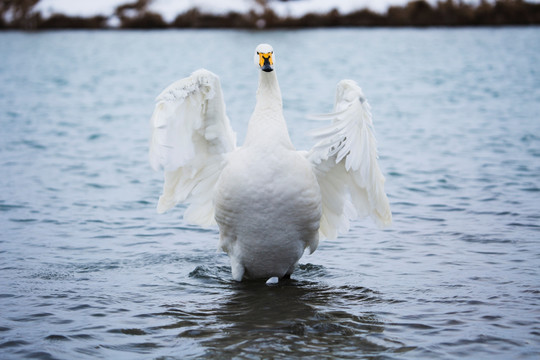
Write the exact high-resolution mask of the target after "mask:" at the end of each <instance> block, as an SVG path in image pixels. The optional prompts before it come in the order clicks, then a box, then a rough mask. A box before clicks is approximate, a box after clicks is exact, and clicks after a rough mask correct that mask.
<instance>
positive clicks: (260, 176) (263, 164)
mask: <svg viewBox="0 0 540 360" xmlns="http://www.w3.org/2000/svg"><path fill="white" fill-rule="evenodd" d="M254 62H255V64H256V66H257V67H258V68H259V85H258V90H257V94H256V99H257V102H256V105H255V109H254V111H253V114H252V115H251V118H250V120H249V124H248V129H247V134H246V138H245V142H244V144H243V145H242V146H237V145H236V134H235V133H234V131H233V130H232V128H231V125H230V122H229V118H228V117H227V114H226V110H225V103H224V100H223V93H222V91H221V85H220V81H219V78H218V77H217V76H216V75H215V74H213V73H212V72H210V71H208V70H205V69H199V70H197V71H195V72H194V73H193V74H192V75H191V76H189V77H187V78H185V79H181V80H178V81H176V82H174V83H172V84H171V85H169V86H168V87H167V88H166V89H165V90H163V92H162V93H161V94H160V95H159V96H158V97H157V98H156V105H155V109H154V112H153V114H152V118H151V125H152V135H151V141H150V149H149V155H150V156H149V157H150V164H151V166H152V167H153V168H154V169H155V170H160V169H163V171H164V184H163V193H162V195H161V196H160V198H159V201H158V205H157V211H158V212H159V213H163V212H165V211H167V210H168V209H170V208H172V207H173V206H175V205H176V204H178V203H186V204H188V207H187V209H186V210H185V213H184V219H185V221H186V222H188V223H191V224H195V225H199V226H203V227H207V226H213V225H216V224H217V225H218V227H219V235H220V236H219V248H220V249H221V250H223V251H224V252H226V253H227V254H228V256H229V258H230V264H231V273H232V278H233V279H234V280H236V281H242V279H244V278H250V279H268V281H267V283H268V284H275V283H277V282H278V280H279V279H281V278H288V277H290V275H291V273H292V272H293V271H294V269H295V266H296V264H297V263H298V261H299V259H300V258H301V257H302V255H303V253H304V252H305V250H306V249H307V250H308V251H309V253H310V254H311V253H313V252H314V251H315V250H316V249H317V246H318V244H319V238H327V239H334V238H336V236H337V235H338V234H339V233H345V232H346V231H348V229H349V225H350V220H351V219H355V218H357V217H366V216H371V217H372V218H373V219H374V220H375V222H376V223H377V224H378V225H380V226H381V227H384V226H388V225H390V224H391V222H392V214H391V211H390V206H389V203H388V198H387V196H386V193H385V191H384V182H385V178H384V176H383V174H382V172H381V170H380V168H379V165H378V162H377V159H378V158H377V149H376V141H375V138H374V135H373V128H372V119H371V112H370V106H369V104H368V102H367V100H366V98H365V97H364V95H363V93H362V90H361V89H360V87H359V86H358V85H357V84H356V83H355V82H354V81H353V80H342V81H340V82H339V83H338V85H337V90H336V98H335V106H334V111H333V112H332V113H330V114H326V115H319V116H318V118H319V119H322V120H326V121H327V125H326V126H324V127H322V128H320V129H318V130H315V131H314V132H313V133H312V136H314V138H315V141H316V143H315V145H314V147H313V148H312V149H311V150H310V151H297V150H296V149H295V147H294V146H293V144H292V142H291V139H290V137H289V133H288V130H287V125H286V122H285V119H284V117H283V106H282V97H281V91H280V87H279V84H278V80H277V76H276V71H275V66H276V63H275V55H274V50H273V48H272V46H270V45H268V44H260V45H258V46H257V48H256V50H255V56H254Z"/></svg>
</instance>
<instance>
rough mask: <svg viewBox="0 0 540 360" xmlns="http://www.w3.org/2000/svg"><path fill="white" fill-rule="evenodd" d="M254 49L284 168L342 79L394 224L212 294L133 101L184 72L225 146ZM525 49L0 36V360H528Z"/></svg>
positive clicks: (531, 205)
mask: <svg viewBox="0 0 540 360" xmlns="http://www.w3.org/2000/svg"><path fill="white" fill-rule="evenodd" d="M261 42H268V43H271V44H272V45H273V46H274V50H275V51H276V54H277V60H278V62H277V63H276V66H277V67H278V68H277V70H276V71H277V74H278V77H279V81H280V85H281V89H282V94H283V101H284V112H285V117H286V119H287V121H288V125H289V129H290V133H291V139H292V141H293V143H294V144H295V145H296V146H297V148H298V149H307V148H309V147H310V146H311V145H312V142H311V140H310V139H309V138H308V137H307V136H306V134H307V133H308V131H309V130H310V129H313V128H314V127H316V126H320V123H314V122H311V121H309V120H306V118H305V115H306V113H324V112H327V111H329V110H330V109H331V108H332V105H333V104H332V103H333V96H334V87H335V85H336V84H337V82H338V81H339V80H341V79H343V78H352V79H354V80H356V81H358V82H359V84H360V85H361V86H362V88H363V90H364V92H365V93H366V96H367V97H368V99H369V101H370V104H371V105H372V111H373V116H374V124H375V131H376V133H377V140H378V142H379V146H378V147H379V152H380V164H381V166H382V168H383V172H384V173H385V175H386V178H387V183H386V189H387V191H388V193H389V199H390V202H391V207H392V210H393V215H394V225H393V227H392V228H390V229H386V230H384V231H382V230H379V229H377V228H376V227H375V226H374V225H373V224H372V223H371V221H369V220H368V221H358V222H354V223H353V224H352V227H351V231H350V232H349V233H348V234H346V235H344V236H342V237H340V238H339V239H337V240H335V241H323V242H321V244H320V246H319V249H318V250H317V251H316V252H315V253H314V254H312V255H309V256H307V255H306V256H305V257H304V258H303V259H301V261H300V266H299V268H298V269H297V270H296V271H295V273H294V274H293V276H292V279H291V280H289V281H284V282H282V283H280V284H279V285H278V286H273V287H268V286H266V285H264V284H263V283H260V282H243V283H235V282H233V281H232V280H231V275H230V268H229V262H228V258H227V256H226V255H225V254H222V253H219V252H216V246H217V242H218V233H217V231H216V230H215V229H210V230H204V229H200V228H197V227H194V226H190V225H188V224H185V223H184V222H183V221H182V219H181V215H182V213H183V211H184V208H183V207H181V206H180V207H177V208H176V209H174V210H173V211H171V212H169V213H166V214H164V215H157V214H156V213H155V204H156V201H157V196H158V194H159V193H160V188H161V186H162V179H161V174H158V173H153V172H152V171H151V169H150V166H149V165H148V161H147V149H148V136H149V128H148V122H149V117H150V115H151V112H152V110H153V102H154V97H155V96H156V95H157V94H158V93H159V92H160V91H161V90H162V89H163V88H164V87H165V86H166V85H168V84H169V83H170V82H172V81H173V80H176V79H178V78H180V77H183V76H186V75H187V74H189V73H190V72H191V71H193V70H194V69H196V68H199V67H201V66H204V67H206V68H208V69H209V70H212V71H213V72H215V73H217V74H219V75H220V78H221V81H222V85H223V90H224V96H225V100H226V103H227V110H228V114H229V117H230V118H231V123H232V126H233V128H234V129H235V130H236V131H237V132H238V138H239V139H240V141H242V139H243V137H244V134H245V129H246V125H247V121H248V119H249V116H250V113H251V111H252V109H253V106H254V103H255V95H254V94H255V89H256V82H257V78H256V69H255V68H254V67H253V64H252V52H253V48H254V46H255V45H256V44H258V43H261ZM538 43H540V30H539V29H538V28H519V29H518V28H502V29H429V30H415V29H400V30H392V29H378V30H367V29H335V30H311V31H272V32H243V31H230V32H227V31H200V32H197V31H164V32H130V31H118V32H85V31H82V32H50V33H17V32H7V33H0V48H1V49H2V55H3V56H1V57H0V125H1V127H2V131H0V170H1V176H0V309H1V311H0V354H1V355H0V357H1V358H2V359H4V358H5V359H21V358H36V359H81V358H91V359H95V358H106V359H117V358H121V359H149V358H152V359H186V358H219V359H227V358H235V359H237V358H238V359H243V358H253V359H258V358H302V359H303V358H317V359H319V358H374V359H375V358H377V359H419V358H424V359H434V358H438V359H439V358H440V359H461V358H470V359H477V358H494V359H508V358H523V359H536V358H538V354H539V353H540V345H539V344H540V326H539V325H538V324H540V315H539V314H540V313H539V311H540V308H539V303H538V296H539V294H540V287H539V282H538V279H539V278H540V273H539V269H540V248H539V246H538V238H539V237H538V234H539V230H540V226H539V221H540V216H539V215H538V214H539V211H538V210H539V205H538V204H540V190H539V189H540V183H539V177H538V174H540V163H539V161H538V159H539V157H540V136H538V134H540V122H539V121H538V113H540V108H539V107H538V104H540V77H539V76H538V64H539V63H540V52H539V51H538V46H537V44H538ZM201 45H204V46H201ZM215 49H219V54H218V55H219V61H216V50H215ZM306 54H310V57H309V64H306Z"/></svg>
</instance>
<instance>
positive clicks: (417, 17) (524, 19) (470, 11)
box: [0, 0, 540, 31]
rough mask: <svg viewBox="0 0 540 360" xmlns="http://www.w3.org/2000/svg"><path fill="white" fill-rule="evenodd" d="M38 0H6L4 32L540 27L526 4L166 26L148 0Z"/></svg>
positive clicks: (251, 17) (229, 17)
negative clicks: (75, 6)
mask: <svg viewBox="0 0 540 360" xmlns="http://www.w3.org/2000/svg"><path fill="white" fill-rule="evenodd" d="M38 2H39V0H22V1H19V2H4V3H3V4H2V5H0V30H29V31H36V30H53V29H59V30H60V29H297V28H331V27H470V26H530V25H540V4H538V3H529V2H527V1H524V0H497V1H494V2H487V1H485V0H483V1H480V2H479V3H478V4H476V5H475V4H470V3H465V2H463V1H457V0H444V1H438V2H437V3H436V4H435V5H431V4H430V3H428V2H427V1H424V0H412V1H409V2H408V3H407V4H406V5H404V6H390V7H389V8H388V10H387V11H386V12H384V13H378V12H374V11H372V10H369V9H367V8H364V9H361V10H357V11H353V12H350V13H340V12H339V11H338V10H336V9H334V10H331V11H329V12H327V13H322V14H321V13H307V14H305V15H303V16H300V17H292V16H285V17H283V16H279V15H277V14H276V12H275V11H274V10H272V9H271V8H270V7H269V6H268V4H267V2H266V1H258V2H257V3H258V5H259V7H258V10H250V11H248V12H247V13H239V12H228V13H226V14H212V13H208V12H204V11H201V10H199V9H198V8H192V9H190V10H188V11H186V12H184V13H181V14H179V15H177V16H176V17H175V18H174V20H172V21H170V22H167V21H165V20H164V19H163V17H162V15H160V14H158V13H156V12H153V11H151V10H149V4H150V2H151V1H150V0H137V1H134V2H131V3H126V4H123V5H120V6H117V7H116V9H115V11H114V14H111V15H109V16H107V15H96V16H91V17H82V16H69V15H65V14H61V13H53V14H51V15H50V16H48V17H45V16H43V15H42V14H41V12H39V11H36V10H35V7H36V5H37V4H38Z"/></svg>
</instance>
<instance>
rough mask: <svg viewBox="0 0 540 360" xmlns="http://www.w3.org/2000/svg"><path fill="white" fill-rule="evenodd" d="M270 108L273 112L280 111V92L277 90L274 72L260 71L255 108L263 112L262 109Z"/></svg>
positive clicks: (277, 85)
mask: <svg viewBox="0 0 540 360" xmlns="http://www.w3.org/2000/svg"><path fill="white" fill-rule="evenodd" d="M269 107H271V108H272V109H273V110H274V111H276V110H279V111H280V112H281V111H282V100H281V90H279V84H278V80H277V75H276V72H275V71H271V72H264V71H260V75H259V88H258V89H257V105H256V107H255V111H257V108H260V110H264V108H269Z"/></svg>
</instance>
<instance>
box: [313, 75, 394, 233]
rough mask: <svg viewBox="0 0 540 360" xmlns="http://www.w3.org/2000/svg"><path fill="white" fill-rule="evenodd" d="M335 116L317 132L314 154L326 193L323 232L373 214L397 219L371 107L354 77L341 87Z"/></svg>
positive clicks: (381, 220)
mask: <svg viewBox="0 0 540 360" xmlns="http://www.w3.org/2000/svg"><path fill="white" fill-rule="evenodd" d="M318 118H321V119H328V120H332V123H331V124H330V125H328V126H327V127H324V128H321V129H319V130H316V131H314V132H313V133H312V134H313V135H314V136H315V138H316V139H317V140H318V142H317V143H316V144H315V146H314V147H313V149H311V151H310V152H309V154H308V159H309V160H310V161H311V163H312V165H313V168H314V171H315V174H316V176H317V180H318V182H319V186H320V188H321V195H322V210H323V212H322V218H321V225H320V233H321V235H322V236H324V237H326V238H330V239H332V238H335V237H336V236H337V233H343V232H345V231H347V230H348V229H349V219H353V218H356V217H357V216H361V217H365V216H368V215H370V216H371V217H372V218H373V219H374V220H375V222H376V223H377V224H378V225H380V226H388V225H390V224H391V222H392V214H391V212H390V206H389V204H388V198H387V197H386V193H385V192H384V181H385V179H384V176H383V175H382V173H381V170H380V169H379V164H378V163H377V147H376V141H375V137H374V135H373V129H372V120H371V113H370V107H369V104H368V102H367V100H366V99H365V98H364V95H363V93H362V90H361V89H360V87H359V86H358V85H357V84H356V83H355V82H354V81H352V80H342V81H341V82H340V83H339V84H338V86H337V92H336V104H335V108H334V113H332V114H328V115H320V116H318Z"/></svg>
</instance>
